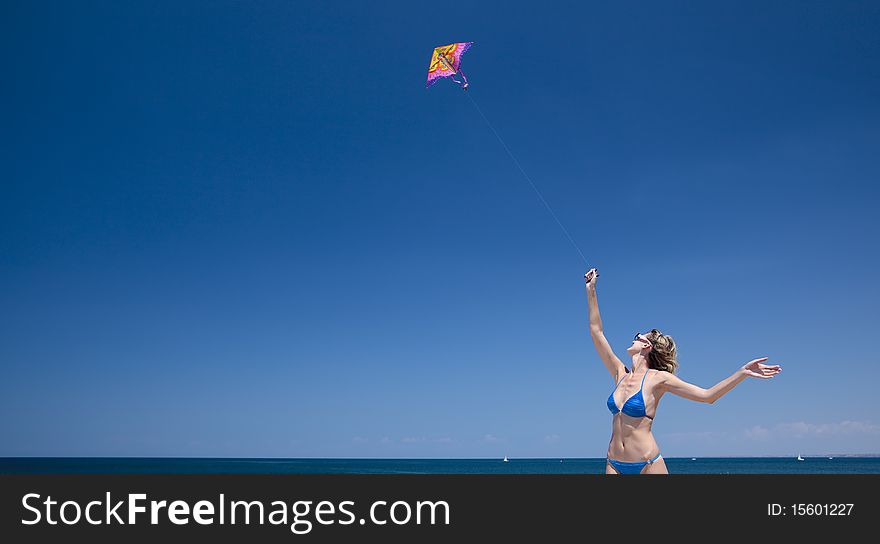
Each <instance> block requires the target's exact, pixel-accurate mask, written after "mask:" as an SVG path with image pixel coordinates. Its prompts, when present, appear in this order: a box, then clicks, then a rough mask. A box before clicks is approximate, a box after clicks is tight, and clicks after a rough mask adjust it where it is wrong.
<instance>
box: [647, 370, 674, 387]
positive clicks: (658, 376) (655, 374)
mask: <svg viewBox="0 0 880 544" xmlns="http://www.w3.org/2000/svg"><path fill="white" fill-rule="evenodd" d="M648 375H649V376H650V377H651V380H652V381H653V382H654V383H656V384H661V383H666V380H668V379H669V377H670V376H674V374H672V373H671V372H669V371H667V370H657V369H656V368H651V369H649V370H648Z"/></svg>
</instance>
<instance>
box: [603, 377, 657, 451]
mask: <svg viewBox="0 0 880 544" xmlns="http://www.w3.org/2000/svg"><path fill="white" fill-rule="evenodd" d="M658 372H659V371H657V370H650V369H649V370H648V371H647V374H644V373H639V374H633V373H628V374H626V376H625V377H624V378H623V379H622V380H621V381H620V383H619V384H618V385H617V388H616V389H615V390H614V391H613V392H612V394H611V398H609V400H608V403H609V409H613V408H616V409H618V410H621V409H622V410H621V411H619V412H617V413H616V414H614V415H613V416H612V424H611V442H610V443H609V444H608V457H609V458H611V459H615V460H617V461H629V462H635V461H647V460H649V459H652V458H653V457H655V456H656V455H657V454H658V453H660V449H659V447H658V446H657V442H656V441H655V440H654V435H653V434H652V433H651V426H652V423H653V419H652V418H653V417H654V414H655V413H656V410H657V403H658V402H659V400H660V397H661V396H662V393H661V392H659V391H656V389H655V387H654V386H655V384H656V383H657V374H658ZM639 395H640V396H641V398H639ZM642 401H643V403H644V404H643V406H642ZM642 414H644V416H642Z"/></svg>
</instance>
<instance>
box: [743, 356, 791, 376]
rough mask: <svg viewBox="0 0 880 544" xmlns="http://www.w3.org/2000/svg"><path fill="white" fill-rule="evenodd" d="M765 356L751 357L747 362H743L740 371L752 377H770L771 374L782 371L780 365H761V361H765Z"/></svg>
mask: <svg viewBox="0 0 880 544" xmlns="http://www.w3.org/2000/svg"><path fill="white" fill-rule="evenodd" d="M766 360H767V357H761V358H760V359H752V360H751V361H749V362H748V363H746V364H744V365H743V367H742V371H743V372H744V373H745V375H746V376H751V377H752V378H762V379H765V380H766V379H767V378H772V377H773V376H775V375H777V374H779V373H780V372H782V367H781V366H779V365H762V364H761V363H762V362H764V361H766Z"/></svg>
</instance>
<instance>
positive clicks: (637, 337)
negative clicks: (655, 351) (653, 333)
mask: <svg viewBox="0 0 880 544" xmlns="http://www.w3.org/2000/svg"><path fill="white" fill-rule="evenodd" d="M633 340H636V341H637V342H645V343H646V344H648V345H649V346H652V347H653V346H654V343H653V342H651V341H650V340H648V338H647V337H646V336H645V335H644V334H642V333H640V332H637V333H636V335H635V336H634V337H633Z"/></svg>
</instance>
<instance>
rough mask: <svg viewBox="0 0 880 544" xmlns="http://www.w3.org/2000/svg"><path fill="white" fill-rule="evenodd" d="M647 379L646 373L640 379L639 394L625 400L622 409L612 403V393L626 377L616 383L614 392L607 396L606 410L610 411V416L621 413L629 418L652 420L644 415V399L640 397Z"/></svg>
mask: <svg viewBox="0 0 880 544" xmlns="http://www.w3.org/2000/svg"><path fill="white" fill-rule="evenodd" d="M647 377H648V372H647V371H646V372H645V375H644V377H642V385H641V386H639V392H638V393H636V394H635V395H633V396H631V397H630V398H628V399H626V402H624V403H623V408H618V407H617V403H616V402H614V391H617V388H618V387H620V384H621V383H623V380H625V379H626V375H624V376H623V378H621V379H620V381H619V382H617V385H616V386H615V387H614V391H612V392H611V394H610V395H609V396H608V409H609V410H611V413H612V414H617V413H618V412H623V413H624V414H626V415H628V416H629V417H646V418H648V419H650V420H653V419H654V418H653V417H650V416H649V415H648V414H646V413H645V397H644V396H643V395H642V388H644V387H645V378H647Z"/></svg>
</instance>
